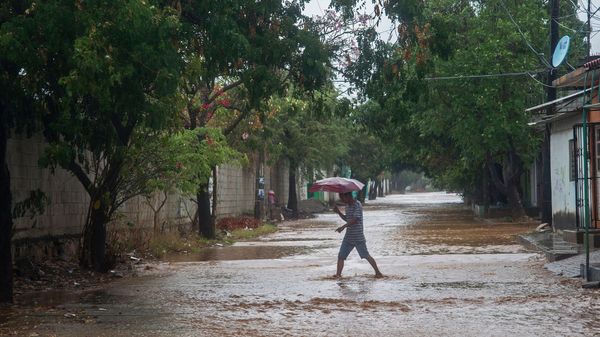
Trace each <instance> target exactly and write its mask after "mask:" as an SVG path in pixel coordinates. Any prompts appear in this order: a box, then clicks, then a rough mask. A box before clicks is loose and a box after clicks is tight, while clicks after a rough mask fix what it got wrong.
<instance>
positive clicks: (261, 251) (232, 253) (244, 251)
mask: <svg viewBox="0 0 600 337" xmlns="http://www.w3.org/2000/svg"><path fill="white" fill-rule="evenodd" d="M309 250H310V249H309V248H307V247H304V246H227V247H210V248H205V249H203V250H201V251H200V252H199V253H196V254H187V255H182V254H173V255H167V256H166V257H165V258H164V260H165V261H168V262H194V261H232V260H265V259H280V258H283V257H286V256H291V255H297V254H301V253H306V252H308V251H309Z"/></svg>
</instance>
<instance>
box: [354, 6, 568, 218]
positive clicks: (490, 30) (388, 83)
mask: <svg viewBox="0 0 600 337" xmlns="http://www.w3.org/2000/svg"><path fill="white" fill-rule="evenodd" d="M390 3H391V2H390ZM390 3H388V4H390ZM411 3H414V1H399V2H397V3H395V4H397V5H398V6H408V7H407V8H405V9H410V8H413V9H415V11H411V10H406V11H404V12H400V11H397V9H398V8H397V7H394V5H388V6H385V10H386V14H387V15H388V16H389V17H392V18H395V19H396V20H397V22H398V40H397V41H396V42H394V43H386V42H382V41H381V40H379V39H378V38H377V36H376V35H374V34H368V33H365V34H363V35H361V36H360V38H359V47H360V49H361V51H362V52H361V55H360V57H358V58H357V59H356V61H355V62H354V63H353V65H352V66H351V67H350V68H349V71H348V72H347V73H348V74H349V75H350V76H349V78H350V80H352V81H353V83H355V84H356V85H357V86H358V87H359V88H360V89H361V93H362V95H363V97H365V98H368V99H370V100H372V101H375V102H376V103H377V105H378V107H376V108H375V109H372V114H371V115H370V116H369V118H367V119H366V124H367V125H368V126H369V127H370V128H372V129H375V128H376V127H377V126H379V127H378V128H377V129H375V130H377V131H376V135H377V136H378V137H381V139H382V140H383V141H384V143H387V144H391V145H392V147H393V148H395V150H394V151H393V154H394V155H393V157H394V162H396V163H398V162H403V163H404V164H408V165H410V166H417V167H418V168H420V169H421V170H423V171H424V172H425V173H426V174H427V175H428V176H431V177H435V178H436V180H437V181H438V182H440V183H443V184H444V186H446V187H450V188H452V189H453V190H461V191H464V192H465V193H467V194H470V195H482V194H484V193H480V192H481V190H482V189H488V187H487V186H491V185H490V183H493V186H494V187H495V189H497V190H498V191H500V192H502V193H503V194H504V195H505V197H506V199H507V201H508V204H509V205H510V207H511V208H512V209H513V213H514V216H515V217H517V218H518V217H520V216H522V215H524V210H523V205H522V203H521V199H520V193H519V190H518V189H519V177H520V175H521V173H522V172H523V169H524V167H525V165H526V164H527V163H528V162H530V161H531V160H532V159H533V158H534V156H535V155H536V153H537V149H538V146H537V144H538V139H537V136H536V135H535V133H534V132H533V131H532V130H530V129H529V128H528V126H527V122H528V119H529V116H527V114H525V112H524V109H525V108H526V107H527V105H528V103H530V102H531V101H532V100H533V99H532V98H535V97H536V96H537V97H542V96H541V95H542V93H543V87H542V86H541V85H540V84H538V83H537V82H536V81H535V78H534V79H533V80H532V79H531V78H530V76H533V77H536V76H538V74H540V73H543V72H545V71H546V70H545V69H544V68H545V64H543V60H542V58H541V57H540V55H538V53H537V52H535V51H533V49H534V48H537V50H543V47H542V46H545V45H546V42H545V41H546V30H547V28H548V27H547V20H546V17H547V13H546V11H547V8H546V3H545V2H543V1H538V0H528V1H520V2H507V1H504V0H495V1H458V2H457V1H446V0H440V1H434V2H429V3H427V4H426V5H425V6H420V7H411V5H410V4H411ZM569 6H570V5H569ZM569 6H567V9H566V13H563V14H564V15H565V16H568V15H569V14H572V13H574V12H573V10H574V8H572V7H569ZM575 40H577V39H575ZM576 44H580V42H576ZM534 46H535V47H534ZM540 68H542V69H540ZM506 73H521V76H491V77H490V76H487V74H505V75H506ZM457 75H484V76H481V77H479V78H471V77H467V78H459V77H456V78H455V76H457ZM428 77H429V79H427V78H428ZM446 77H449V78H446ZM484 186H485V187H484Z"/></svg>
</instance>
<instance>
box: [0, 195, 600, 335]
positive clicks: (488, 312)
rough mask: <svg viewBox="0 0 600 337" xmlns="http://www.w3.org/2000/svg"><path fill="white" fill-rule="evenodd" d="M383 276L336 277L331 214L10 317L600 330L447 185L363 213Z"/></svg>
mask: <svg viewBox="0 0 600 337" xmlns="http://www.w3.org/2000/svg"><path fill="white" fill-rule="evenodd" d="M364 222H365V224H364V227H365V236H366V238H367V245H368V247H369V251H370V253H371V255H372V256H373V257H374V258H375V259H376V261H377V263H378V265H379V267H380V269H381V271H382V272H383V274H385V275H386V277H385V278H383V279H376V278H374V276H373V271H372V269H371V267H370V266H369V264H368V263H367V262H366V261H365V260H360V258H359V257H358V254H357V253H356V251H353V252H352V253H351V254H350V257H349V259H348V260H347V261H346V266H345V268H344V273H343V277H342V278H341V279H335V278H333V277H332V275H333V274H334V273H335V265H336V259H337V251H338V249H339V245H340V243H341V240H342V237H343V234H339V233H336V232H335V231H334V230H335V228H337V227H338V226H340V225H341V224H342V221H341V219H339V217H338V216H337V215H335V214H334V213H328V214H322V215H319V216H318V217H317V218H315V219H307V220H300V221H294V222H285V223H282V224H281V225H280V230H279V231H278V232H277V233H274V234H271V235H269V236H266V237H263V238H261V239H259V240H256V241H250V242H240V243H237V244H235V245H233V246H231V247H222V248H220V247H217V248H211V249H209V250H207V251H205V252H202V253H201V254H198V255H197V256H192V257H190V256H188V257H186V260H187V261H184V259H179V260H178V261H175V259H174V260H173V261H172V262H169V263H163V264H160V265H159V266H158V267H157V268H155V269H154V270H153V271H152V273H153V275H150V276H144V277H140V278H134V279H127V280H122V281H118V282H115V283H112V284H111V285H110V287H109V288H107V289H103V290H99V291H94V292H87V293H82V294H75V295H73V294H71V295H68V296H67V295H65V294H62V295H58V296H56V298H53V300H51V301H45V302H43V303H45V304H44V305H36V306H32V305H24V304H23V305H18V306H16V308H14V309H11V310H10V311H7V310H4V311H3V312H2V313H1V314H0V318H1V319H2V320H4V322H2V321H0V323H1V324H0V335H19V336H178V337H183V336H357V335H361V336H593V335H600V321H599V320H598V315H599V314H600V297H599V296H598V294H599V292H598V291H597V290H584V289H581V286H580V282H579V280H571V279H565V278H560V277H557V276H554V275H553V274H551V273H550V272H548V271H547V270H545V269H544V268H543V264H544V262H545V261H544V260H543V258H542V257H541V255H539V254H538V253H536V252H533V251H527V250H526V249H525V248H523V246H521V245H519V244H518V243H517V240H516V235H517V234H520V233H526V232H529V231H531V230H533V229H534V226H532V225H529V226H527V225H515V224H489V223H486V222H482V221H478V220H476V219H474V218H473V216H472V213H471V212H470V210H469V209H467V208H465V206H464V205H463V204H462V203H461V200H460V198H459V197H457V196H456V195H453V194H446V193H423V194H410V195H390V196H387V197H385V198H380V199H378V200H376V201H371V202H368V203H367V205H366V206H365V208H364Z"/></svg>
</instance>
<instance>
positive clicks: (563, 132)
mask: <svg viewBox="0 0 600 337" xmlns="http://www.w3.org/2000/svg"><path fill="white" fill-rule="evenodd" d="M579 121H580V117H579V116H575V117H572V118H568V119H565V120H562V121H557V122H555V123H553V124H552V126H551V136H550V170H551V173H550V174H551V188H552V217H553V221H552V222H553V224H554V225H555V226H557V227H559V228H567V227H573V228H574V227H575V212H576V205H575V182H573V181H569V175H570V173H569V168H570V163H569V140H570V139H573V125H574V124H576V123H578V122H579Z"/></svg>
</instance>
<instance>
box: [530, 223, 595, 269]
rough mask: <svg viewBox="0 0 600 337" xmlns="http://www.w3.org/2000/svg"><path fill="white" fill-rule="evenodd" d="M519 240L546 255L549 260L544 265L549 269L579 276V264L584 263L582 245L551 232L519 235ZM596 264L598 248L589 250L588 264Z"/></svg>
mask: <svg viewBox="0 0 600 337" xmlns="http://www.w3.org/2000/svg"><path fill="white" fill-rule="evenodd" d="M519 240H520V241H521V243H522V244H524V245H525V246H527V247H529V248H533V249H536V250H539V251H541V252H542V253H543V254H544V255H545V256H546V259H547V260H548V261H549V262H548V263H546V264H545V265H544V267H545V268H546V269H548V270H549V271H551V272H553V273H555V274H556V275H560V276H564V277H581V265H582V264H585V251H584V248H583V246H582V245H577V244H574V243H570V242H567V241H565V240H563V239H562V237H561V236H560V235H558V234H556V233H552V232H544V233H530V234H525V235H520V236H519ZM596 264H600V250H595V251H591V252H590V265H596Z"/></svg>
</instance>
